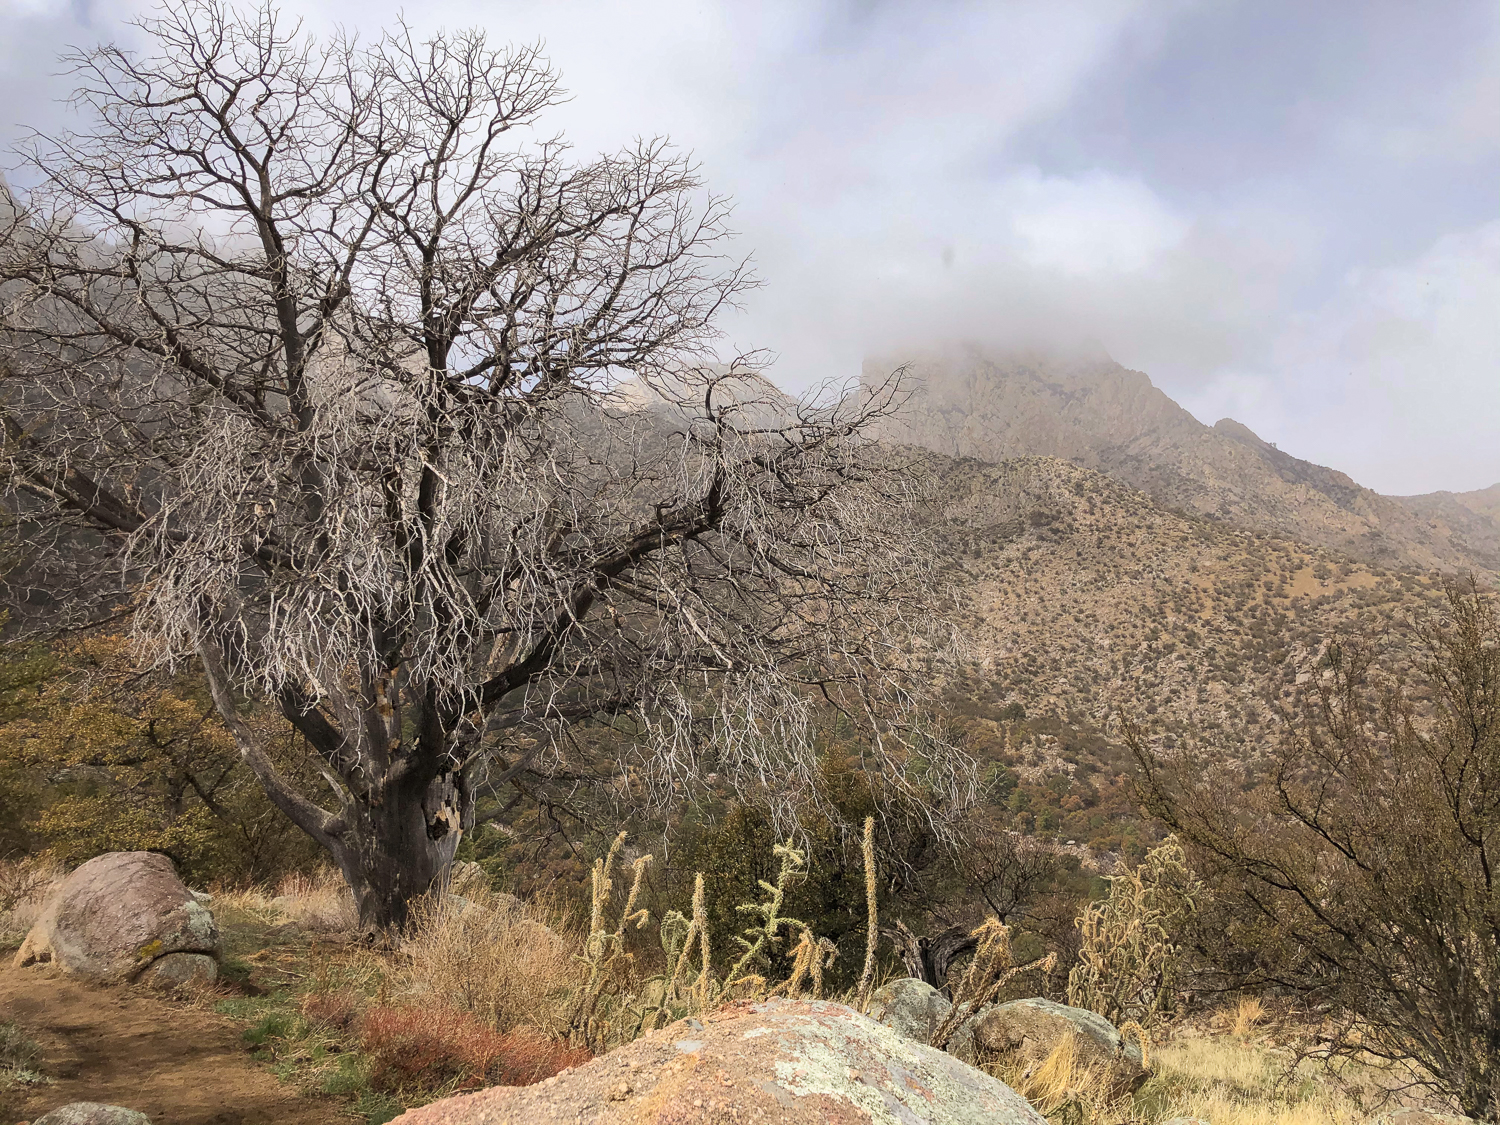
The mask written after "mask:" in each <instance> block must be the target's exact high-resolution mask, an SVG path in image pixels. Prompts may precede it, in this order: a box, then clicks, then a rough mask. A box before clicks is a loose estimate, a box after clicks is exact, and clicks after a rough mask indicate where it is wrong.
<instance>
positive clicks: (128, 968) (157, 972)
mask: <svg viewBox="0 0 1500 1125" xmlns="http://www.w3.org/2000/svg"><path fill="white" fill-rule="evenodd" d="M218 945H219V931H218V927H217V926H216V925H215V924H214V916H213V914H212V913H211V912H210V911H209V909H208V908H207V907H206V906H204V905H203V904H202V903H201V902H199V901H198V900H197V899H196V898H194V896H193V894H192V892H191V891H189V890H188V889H187V887H185V886H183V884H182V880H181V879H179V878H178V877H177V871H176V869H175V868H174V867H173V866H172V861H171V860H170V859H168V858H167V857H166V856H164V855H158V854H156V853H155V852H109V853H107V854H105V855H101V856H97V857H95V858H94V859H91V860H89V861H88V862H87V863H85V864H84V865H83V866H81V867H79V868H78V869H77V870H75V871H74V872H73V873H72V874H70V875H69V876H68V877H67V878H66V879H64V880H63V881H62V882H61V883H60V884H59V885H58V886H57V887H55V888H54V889H53V891H52V893H51V894H50V895H49V896H48V897H47V901H46V902H45V903H44V904H43V905H42V910H41V913H40V914H39V915H38V916H37V920H36V923H35V924H34V925H33V926H32V928H31V932H30V933H29V934H27V935H26V941H25V942H24V943H23V944H22V946H21V949H20V952H18V953H17V954H16V959H15V964H16V965H17V966H18V967H20V966H23V965H31V964H52V965H55V966H56V967H57V968H59V969H61V970H62V971H63V972H65V973H70V974H73V975H76V976H80V977H85V978H88V979H90V980H94V981H98V982H100V983H111V984H112V983H120V982H125V981H135V980H145V981H147V982H148V983H151V984H155V985H160V986H164V987H175V986H179V985H182V984H186V983H188V982H190V981H194V980H200V981H211V980H213V979H215V977H217V975H218V964H217V956H218Z"/></svg>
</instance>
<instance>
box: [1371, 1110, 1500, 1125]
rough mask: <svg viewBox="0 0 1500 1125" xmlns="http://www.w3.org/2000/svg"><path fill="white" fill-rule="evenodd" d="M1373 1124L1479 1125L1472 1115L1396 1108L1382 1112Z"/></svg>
mask: <svg viewBox="0 0 1500 1125" xmlns="http://www.w3.org/2000/svg"><path fill="white" fill-rule="evenodd" d="M1374 1125H1479V1122H1477V1121H1475V1120H1474V1119H1473V1118H1472V1117H1460V1116H1459V1115H1458V1114H1456V1113H1438V1112H1436V1111H1435V1110H1430V1109H1397V1110H1392V1111H1391V1112H1390V1113H1382V1114H1381V1115H1380V1116H1379V1117H1377V1118H1376V1119H1375V1121H1374Z"/></svg>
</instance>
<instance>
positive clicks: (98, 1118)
mask: <svg viewBox="0 0 1500 1125" xmlns="http://www.w3.org/2000/svg"><path fill="white" fill-rule="evenodd" d="M31 1125H151V1118H149V1117H147V1116H146V1115H145V1114H144V1113H141V1112H140V1111H139V1110H134V1109H126V1108H125V1107H124V1106H122V1105H104V1104H102V1103H101V1102H73V1103H72V1104H71V1105H65V1106H59V1107H58V1108H57V1109H54V1110H52V1111H51V1112H50V1113H44V1114H42V1116H40V1117H38V1118H37V1119H36V1120H35V1121H33V1122H32V1123H31Z"/></svg>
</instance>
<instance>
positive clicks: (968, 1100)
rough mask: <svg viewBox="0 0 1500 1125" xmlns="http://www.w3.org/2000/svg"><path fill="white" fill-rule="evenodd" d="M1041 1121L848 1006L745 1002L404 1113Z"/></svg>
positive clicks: (1004, 1124)
mask: <svg viewBox="0 0 1500 1125" xmlns="http://www.w3.org/2000/svg"><path fill="white" fill-rule="evenodd" d="M579 1120H584V1121H589V1122H591V1123H592V1125H675V1123H679V1122H682V1123H685V1122H690V1121H692V1122H697V1121H734V1122H736V1123H738V1125H771V1123H773V1122H774V1123H776V1125H911V1123H913V1122H922V1123H924V1125H1044V1122H1045V1119H1044V1118H1043V1117H1042V1116H1041V1115H1040V1114H1038V1113H1037V1112H1036V1111H1035V1110H1034V1109H1032V1108H1031V1106H1029V1105H1028V1104H1027V1103H1026V1101H1025V1100H1024V1099H1023V1098H1022V1097H1021V1096H1020V1095H1019V1094H1017V1093H1016V1092H1015V1091H1014V1090H1012V1089H1011V1088H1010V1087H1009V1086H1006V1085H1005V1084H1004V1083H1003V1082H1000V1081H999V1080H998V1079H995V1078H991V1077H990V1076H989V1075H987V1074H985V1073H983V1072H982V1071H978V1070H975V1069H974V1068H973V1067H970V1066H967V1065H965V1064H964V1063H962V1062H960V1061H959V1060H957V1059H955V1058H954V1057H953V1056H952V1055H948V1054H945V1053H944V1052H942V1051H938V1050H935V1049H934V1048H932V1047H929V1046H927V1045H926V1044H923V1043H917V1042H914V1041H913V1040H911V1039H907V1038H905V1037H903V1036H901V1035H898V1034H897V1033H896V1032H895V1031H892V1030H891V1029H890V1028H888V1027H886V1026H884V1025H883V1024H880V1023H877V1022H875V1021H874V1020H872V1019H869V1018H867V1017H865V1016H862V1015H860V1014H859V1013H858V1012H855V1011H854V1010H853V1009H852V1008H846V1007H844V1006H843V1005H842V1004H832V1003H825V1002H822V1001H810V1000H769V1001H765V1002H764V1003H749V1002H741V1003H738V1004H731V1005H729V1006H727V1007H725V1008H721V1009H720V1010H718V1011H716V1012H713V1013H710V1014H708V1015H706V1016H704V1017H703V1018H702V1019H701V1020H696V1019H689V1020H680V1021H678V1022H677V1023H675V1024H672V1025H671V1026H669V1027H666V1028H664V1029H662V1030H660V1031H656V1032H652V1033H650V1034H648V1035H646V1036H643V1037H642V1038H640V1039H637V1040H636V1041H635V1042H633V1043H629V1044H627V1045H626V1046H624V1047H621V1048H619V1049H618V1050H615V1051H611V1052H610V1053H609V1054H607V1055H603V1056H601V1057H599V1058H597V1059H594V1060H593V1061H591V1062H589V1063H586V1064H584V1065H583V1066H580V1067H577V1068H575V1069H573V1070H570V1071H564V1072H563V1073H562V1074H559V1075H558V1076H557V1077H556V1078H549V1079H548V1080H546V1081H545V1082H540V1083H538V1084H537V1085H535V1086H522V1087H494V1088H492V1089H489V1090H482V1091H480V1092H479V1093H477V1094H468V1095H465V1096H462V1097H456V1098H447V1099H445V1100H443V1101H440V1102H435V1103H433V1104H432V1105H429V1106H424V1107H422V1108H421V1109H414V1110H411V1111H410V1112H408V1113H405V1114H403V1115H402V1116H401V1117H398V1118H397V1119H396V1121H397V1122H399V1123H400V1125H539V1123H540V1122H544V1121H545V1122H550V1121H579Z"/></svg>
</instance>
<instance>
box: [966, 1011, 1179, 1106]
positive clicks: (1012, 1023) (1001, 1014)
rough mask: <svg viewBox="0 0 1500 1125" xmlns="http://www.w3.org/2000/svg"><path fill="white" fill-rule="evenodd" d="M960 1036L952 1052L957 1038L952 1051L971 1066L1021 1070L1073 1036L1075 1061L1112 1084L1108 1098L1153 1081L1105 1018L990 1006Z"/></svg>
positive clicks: (1137, 1053) (1136, 1048) (1135, 1049)
mask: <svg viewBox="0 0 1500 1125" xmlns="http://www.w3.org/2000/svg"><path fill="white" fill-rule="evenodd" d="M962 1030H964V1031H967V1032H968V1033H969V1037H970V1038H966V1039H965V1041H964V1044H963V1049H962V1050H960V1049H955V1048H957V1047H958V1045H959V1044H958V1041H959V1039H960V1037H959V1036H957V1035H955V1036H954V1040H955V1043H954V1044H950V1050H954V1053H955V1054H960V1055H962V1054H963V1053H965V1051H966V1052H968V1053H971V1054H972V1061H978V1062H984V1063H989V1062H1004V1063H1009V1064H1010V1065H1014V1066H1020V1067H1022V1068H1025V1067H1030V1066H1034V1065H1036V1064H1037V1063H1039V1062H1041V1061H1042V1060H1043V1059H1045V1058H1046V1057H1047V1056H1048V1055H1049V1054H1051V1053H1052V1050H1053V1048H1055V1047H1056V1046H1057V1045H1058V1044H1059V1043H1061V1042H1062V1041H1063V1040H1064V1039H1065V1038H1067V1037H1069V1036H1073V1037H1074V1048H1075V1050H1076V1051H1077V1052H1078V1053H1077V1058H1078V1061H1079V1062H1080V1063H1082V1064H1083V1065H1085V1066H1096V1067H1103V1068H1105V1069H1106V1071H1107V1073H1108V1074H1109V1076H1110V1078H1111V1084H1110V1096H1111V1097H1117V1098H1121V1097H1124V1096H1125V1095H1127V1094H1131V1093H1134V1092H1135V1091H1136V1090H1138V1089H1140V1086H1141V1084H1142V1083H1143V1082H1145V1081H1146V1079H1147V1078H1149V1077H1151V1072H1150V1071H1149V1070H1148V1069H1147V1068H1146V1063H1145V1058H1144V1056H1143V1055H1142V1054H1141V1048H1140V1044H1139V1043H1136V1042H1134V1041H1133V1040H1130V1039H1126V1038H1125V1037H1124V1036H1123V1035H1121V1034H1120V1032H1119V1031H1118V1030H1117V1029H1116V1028H1115V1025H1114V1024H1112V1023H1110V1022H1109V1021H1108V1020H1107V1019H1105V1018H1104V1017H1103V1016H1101V1015H1097V1014H1096V1013H1094V1012H1090V1011H1087V1010H1085V1009H1083V1008H1070V1007H1068V1006H1067V1005H1066V1004H1058V1003H1055V1002H1053V1001H1051V1000H1043V999H1041V998H1040V997H1037V998H1033V999H1030V1000H1015V1001H1012V1002H1011V1003H1009V1004H994V1005H990V1006H989V1007H986V1008H985V1009H983V1010H982V1011H980V1012H979V1013H978V1014H977V1015H975V1016H973V1017H972V1018H971V1019H969V1020H966V1021H965V1023H964V1026H963V1029H962Z"/></svg>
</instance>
